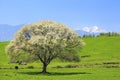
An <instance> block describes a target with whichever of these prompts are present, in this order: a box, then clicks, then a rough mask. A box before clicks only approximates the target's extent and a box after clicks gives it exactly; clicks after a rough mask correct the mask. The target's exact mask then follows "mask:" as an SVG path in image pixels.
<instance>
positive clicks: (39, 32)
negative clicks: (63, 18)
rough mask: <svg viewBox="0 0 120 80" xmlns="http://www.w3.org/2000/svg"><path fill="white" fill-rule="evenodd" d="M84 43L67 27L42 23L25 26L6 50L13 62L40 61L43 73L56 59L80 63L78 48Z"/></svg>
mask: <svg viewBox="0 0 120 80" xmlns="http://www.w3.org/2000/svg"><path fill="white" fill-rule="evenodd" d="M82 45H83V41H82V40H81V39H80V38H79V36H78V35H77V34H76V32H74V31H73V30H71V29H69V28H68V27H67V26H66V25H64V24H61V23H58V22H54V21H48V20H45V21H41V22H38V23H33V24H29V25H25V26H23V27H22V28H21V29H20V30H19V31H18V32H17V33H16V35H15V37H14V39H13V40H12V41H11V42H10V44H9V45H8V46H7V48H6V52H7V54H8V55H9V57H10V61H11V62H16V63H19V62H30V61H36V60H40V61H41V62H42V63H43V70H42V72H43V73H46V68H47V65H48V64H49V63H50V62H51V61H52V60H53V59H55V58H59V59H62V60H63V59H64V60H68V61H79V56H77V54H76V48H81V47H82Z"/></svg>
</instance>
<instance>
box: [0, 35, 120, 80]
mask: <svg viewBox="0 0 120 80" xmlns="http://www.w3.org/2000/svg"><path fill="white" fill-rule="evenodd" d="M83 40H84V41H85V43H86V46H84V48H83V49H82V50H81V52H80V53H79V54H80V55H81V62H77V63H75V62H61V61H59V60H54V61H53V62H51V64H50V65H49V66H48V72H49V73H48V74H46V75H42V74H40V71H41V67H42V64H41V63H40V62H34V63H29V64H27V65H17V64H9V63H8V61H9V59H8V57H7V55H6V54H5V51H4V50H5V46H6V45H7V44H8V43H9V42H0V80H38V79H42V80H119V79H120V43H119V41H120V37H98V38H84V39H83ZM16 65H17V66H19V69H18V70H15V69H14V67H15V66H16ZM31 66H32V68H31ZM30 68H31V69H30Z"/></svg>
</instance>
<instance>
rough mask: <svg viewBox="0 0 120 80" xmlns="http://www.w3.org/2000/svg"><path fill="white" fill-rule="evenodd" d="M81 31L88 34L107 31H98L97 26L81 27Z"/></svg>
mask: <svg viewBox="0 0 120 80" xmlns="http://www.w3.org/2000/svg"><path fill="white" fill-rule="evenodd" d="M82 30H83V31H85V32H90V33H102V32H104V33H106V32H107V31H106V30H104V29H100V28H99V27H98V26H93V27H83V28H82Z"/></svg>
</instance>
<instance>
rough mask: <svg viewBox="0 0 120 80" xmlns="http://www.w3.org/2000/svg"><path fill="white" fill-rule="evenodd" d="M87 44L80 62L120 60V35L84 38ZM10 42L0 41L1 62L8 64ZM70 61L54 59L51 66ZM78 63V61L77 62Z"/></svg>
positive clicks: (93, 62) (91, 62)
mask: <svg viewBox="0 0 120 80" xmlns="http://www.w3.org/2000/svg"><path fill="white" fill-rule="evenodd" d="M83 40H84V42H85V43H86V45H85V46H84V48H83V49H82V50H81V52H79V54H80V56H81V62H80V64H81V65H82V64H97V63H105V62H120V47H119V46H120V43H119V40H120V37H97V38H83ZM8 44H9V42H0V64H6V65H7V64H8V56H7V55H6V54H5V47H6V45H8ZM67 64H69V63H66V62H65V63H64V62H59V64H58V62H56V61H53V62H52V63H51V65H50V66H55V65H56V66H57V65H67ZM76 64H78V63H76Z"/></svg>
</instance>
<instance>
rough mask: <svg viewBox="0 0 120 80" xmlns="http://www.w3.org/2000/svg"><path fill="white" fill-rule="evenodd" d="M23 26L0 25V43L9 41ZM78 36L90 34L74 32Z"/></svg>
mask: <svg viewBox="0 0 120 80" xmlns="http://www.w3.org/2000/svg"><path fill="white" fill-rule="evenodd" d="M22 26H23V24H21V25H15V26H13V25H7V24H0V42H3V41H10V40H12V39H13V37H14V35H15V33H16V32H17V31H18V30H19V29H20V28H21V27H22ZM75 31H76V32H77V33H78V35H79V36H83V35H84V34H91V33H90V32H85V31H83V30H75Z"/></svg>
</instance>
